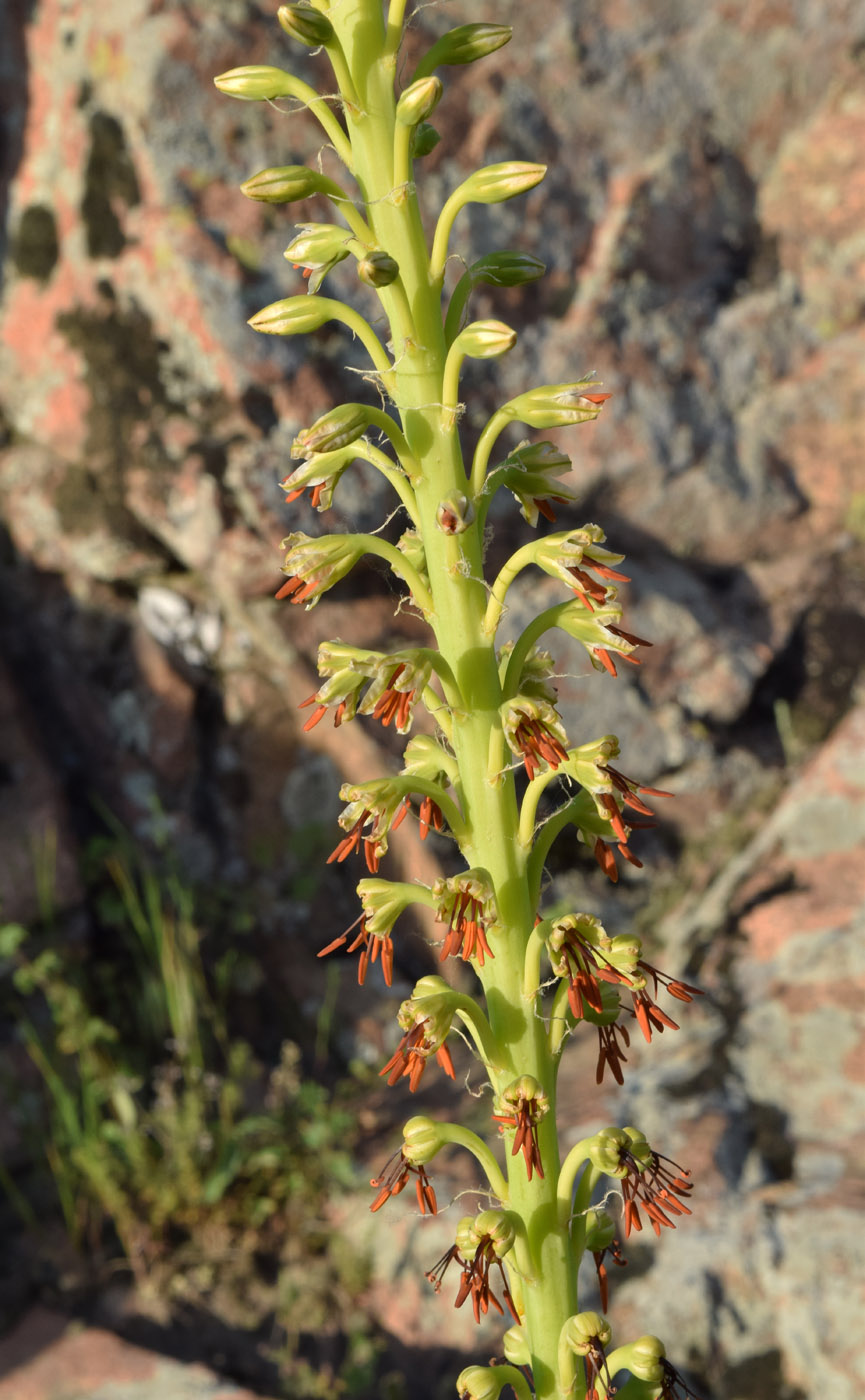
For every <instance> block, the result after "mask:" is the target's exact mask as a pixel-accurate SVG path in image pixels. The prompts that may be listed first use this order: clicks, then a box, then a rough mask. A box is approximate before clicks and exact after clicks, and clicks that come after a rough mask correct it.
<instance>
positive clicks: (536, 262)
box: [469, 249, 547, 287]
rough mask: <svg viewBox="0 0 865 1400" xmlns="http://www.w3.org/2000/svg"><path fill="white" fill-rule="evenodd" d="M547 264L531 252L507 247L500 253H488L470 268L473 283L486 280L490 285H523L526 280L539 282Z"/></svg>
mask: <svg viewBox="0 0 865 1400" xmlns="http://www.w3.org/2000/svg"><path fill="white" fill-rule="evenodd" d="M546 270H547V269H546V265H545V264H544V263H542V262H541V260H540V258H535V257H533V256H532V254H531V253H521V252H517V251H511V250H510V249H505V250H503V251H501V252H498V253H486V254H485V255H484V256H483V257H482V258H478V260H477V262H473V263H472V265H471V267H470V268H469V276H470V277H471V279H472V282H473V283H475V284H476V283H478V282H484V283H486V284H487V286H490V287H522V286H523V285H524V284H525V283H526V282H537V281H538V279H539V278H540V277H543V275H544V273H545V272H546Z"/></svg>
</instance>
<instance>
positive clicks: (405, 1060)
mask: <svg viewBox="0 0 865 1400" xmlns="http://www.w3.org/2000/svg"><path fill="white" fill-rule="evenodd" d="M429 1026H430V1023H429V1018H428V1017H424V1018H423V1019H422V1020H420V1021H418V1022H416V1024H415V1025H413V1026H412V1027H411V1029H410V1030H408V1031H406V1033H405V1035H404V1036H403V1038H402V1040H401V1041H400V1043H399V1045H398V1046H397V1048H396V1050H395V1051H394V1053H393V1054H392V1055H391V1057H390V1059H389V1060H388V1062H387V1064H386V1065H385V1066H384V1067H383V1068H382V1069H380V1070H379V1075H380V1076H382V1077H384V1075H387V1082H388V1084H389V1085H391V1086H393V1085H394V1084H397V1083H399V1081H400V1079H403V1078H407V1079H408V1087H409V1089H410V1090H411V1092H412V1093H414V1092H415V1090H416V1089H417V1086H418V1084H419V1083H420V1081H421V1075H422V1074H423V1072H424V1070H425V1069H426V1065H427V1060H428V1059H429V1058H430V1056H431V1055H435V1058H436V1060H437V1061H438V1063H439V1064H440V1065H441V1067H442V1069H443V1070H444V1072H445V1074H446V1075H447V1076H448V1078H450V1079H454V1078H455V1074H454V1064H453V1060H452V1059H451V1053H450V1051H449V1050H448V1048H447V1046H446V1045H445V1044H444V1043H437V1042H436V1038H435V1036H434V1035H432V1034H431V1033H430V1030H429Z"/></svg>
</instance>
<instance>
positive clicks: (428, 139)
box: [411, 122, 441, 160]
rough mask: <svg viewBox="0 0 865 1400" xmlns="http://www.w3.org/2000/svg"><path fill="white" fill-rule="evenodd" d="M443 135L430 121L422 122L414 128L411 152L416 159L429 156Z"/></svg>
mask: <svg viewBox="0 0 865 1400" xmlns="http://www.w3.org/2000/svg"><path fill="white" fill-rule="evenodd" d="M440 140H441V137H440V136H439V134H438V132H437V131H436V129H435V127H434V126H431V125H430V123H429V122H420V123H419V124H418V126H416V127H415V129H414V136H413V139H412V143H411V153H412V155H413V156H414V158H415V160H422V159H423V157H424V156H428V155H429V153H430V151H434V150H435V148H436V146H437V145H438V143H439V141H440Z"/></svg>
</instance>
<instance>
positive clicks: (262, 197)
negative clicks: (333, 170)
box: [240, 165, 335, 204]
mask: <svg viewBox="0 0 865 1400" xmlns="http://www.w3.org/2000/svg"><path fill="white" fill-rule="evenodd" d="M334 188H335V186H334V183H333V181H332V180H328V179H327V177H326V176H324V175H319V174H318V172H317V171H315V170H310V169H309V167H308V166H306V165H274V166H270V167H269V168H268V169H267V170H259V171H258V172H257V174H255V175H250V177H249V179H248V180H244V182H243V184H242V185H241V186H240V189H241V192H242V193H243V194H245V195H246V197H247V199H257V200H259V201H260V202H261V203H263V204H289V203H291V202H292V200H295V199H309V197H310V195H313V194H323V193H329V192H330V191H332V190H333V189H334Z"/></svg>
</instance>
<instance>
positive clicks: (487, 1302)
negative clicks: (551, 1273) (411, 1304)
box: [426, 1210, 520, 1323]
mask: <svg viewBox="0 0 865 1400" xmlns="http://www.w3.org/2000/svg"><path fill="white" fill-rule="evenodd" d="M513 1242H514V1227H513V1225H512V1224H511V1222H510V1220H509V1218H508V1215H507V1212H505V1211H501V1210H485V1211H481V1213H480V1215H478V1216H476V1217H474V1218H472V1216H470V1215H468V1216H466V1217H465V1218H464V1219H463V1220H461V1221H460V1223H459V1225H458V1226H457V1239H456V1244H453V1245H451V1247H450V1249H449V1250H447V1251H446V1252H445V1253H444V1254H443V1255H442V1257H441V1259H439V1260H438V1262H437V1263H436V1264H434V1265H433V1267H432V1268H431V1269H430V1270H429V1271H428V1272H427V1274H426V1278H427V1279H429V1281H430V1283H431V1284H432V1286H433V1288H434V1289H435V1291H436V1293H440V1292H441V1288H442V1282H443V1280H444V1276H445V1274H446V1272H447V1270H448V1268H449V1266H450V1264H451V1263H452V1262H456V1263H458V1264H459V1266H460V1268H461V1270H462V1272H461V1275H460V1283H459V1288H458V1289H457V1296H456V1298H455V1299H454V1307H455V1308H461V1307H462V1305H463V1303H464V1302H465V1301H466V1299H467V1298H471V1300H472V1311H473V1313H474V1317H475V1322H480V1320H481V1316H482V1315H484V1314H486V1313H488V1312H489V1310H490V1307H491V1306H492V1307H493V1308H495V1310H496V1312H498V1313H500V1314H501V1315H502V1316H504V1308H503V1307H502V1304H501V1303H500V1302H499V1300H498V1298H497V1297H496V1295H495V1293H494V1292H493V1286H492V1284H491V1282H490V1270H491V1269H492V1268H493V1267H494V1266H495V1267H496V1268H498V1270H499V1274H500V1275H501V1280H500V1282H501V1288H502V1297H503V1298H504V1300H505V1303H506V1305H507V1308H508V1311H509V1312H510V1314H511V1317H512V1318H513V1319H514V1322H517V1323H518V1322H519V1321H520V1316H519V1313H518V1312H517V1309H516V1306H515V1304H514V1300H513V1298H512V1297H511V1292H510V1289H509V1288H508V1281H507V1276H506V1274H505V1271H504V1266H503V1264H502V1262H501V1260H502V1256H503V1255H505V1254H507V1253H508V1251H509V1250H510V1249H511V1248H512V1246H513Z"/></svg>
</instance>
